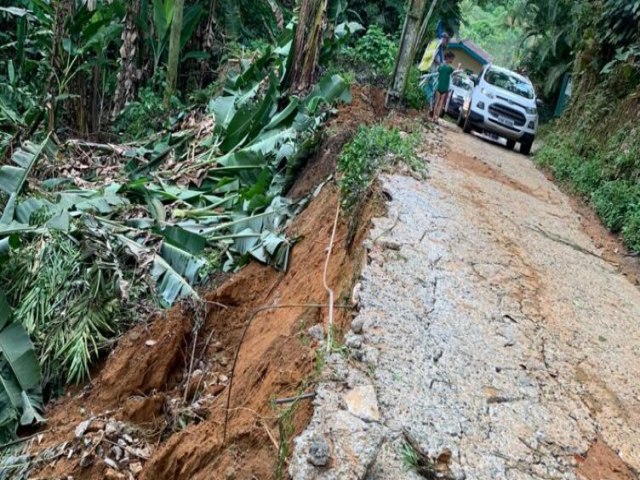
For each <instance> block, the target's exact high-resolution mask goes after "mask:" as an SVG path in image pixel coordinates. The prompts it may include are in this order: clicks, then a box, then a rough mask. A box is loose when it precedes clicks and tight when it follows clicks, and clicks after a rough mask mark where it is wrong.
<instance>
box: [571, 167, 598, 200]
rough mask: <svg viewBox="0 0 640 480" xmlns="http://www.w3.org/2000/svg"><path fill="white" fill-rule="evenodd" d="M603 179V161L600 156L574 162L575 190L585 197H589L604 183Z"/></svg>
mask: <svg viewBox="0 0 640 480" xmlns="http://www.w3.org/2000/svg"><path fill="white" fill-rule="evenodd" d="M603 181H604V179H603V170H602V162H601V160H600V159H599V158H595V159H590V160H583V161H581V162H580V161H578V162H577V164H575V163H574V170H573V184H574V185H573V186H574V189H575V191H576V192H577V193H579V194H580V195H582V196H583V197H587V198H588V197H589V195H591V193H592V192H594V191H595V190H597V189H598V188H599V187H600V186H601V185H602V182H603Z"/></svg>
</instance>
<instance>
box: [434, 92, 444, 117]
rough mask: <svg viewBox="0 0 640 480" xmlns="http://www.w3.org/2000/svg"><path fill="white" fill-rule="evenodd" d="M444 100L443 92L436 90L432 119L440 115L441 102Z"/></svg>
mask: <svg viewBox="0 0 640 480" xmlns="http://www.w3.org/2000/svg"><path fill="white" fill-rule="evenodd" d="M441 101H442V94H441V93H440V92H436V103H435V104H434V106H433V113H432V114H431V120H435V119H437V118H438V116H439V115H440V102H441Z"/></svg>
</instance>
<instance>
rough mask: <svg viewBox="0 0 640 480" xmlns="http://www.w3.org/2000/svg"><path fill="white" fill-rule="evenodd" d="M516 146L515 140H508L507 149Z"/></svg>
mask: <svg viewBox="0 0 640 480" xmlns="http://www.w3.org/2000/svg"><path fill="white" fill-rule="evenodd" d="M515 146H516V141H515V140H507V149H509V150H513V149H514V148H515Z"/></svg>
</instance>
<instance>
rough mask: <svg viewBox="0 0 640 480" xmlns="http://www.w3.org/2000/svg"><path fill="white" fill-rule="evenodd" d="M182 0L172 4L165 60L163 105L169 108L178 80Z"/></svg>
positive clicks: (176, 0)
mask: <svg viewBox="0 0 640 480" xmlns="http://www.w3.org/2000/svg"><path fill="white" fill-rule="evenodd" d="M183 12H184V0H175V3H174V4H173V20H172V21H171V36H170V38H169V61H168V62H167V88H166V90H165V92H164V106H165V108H169V105H170V104H171V97H172V96H173V93H174V92H175V90H176V83H177V82H178V63H179V61H180V34H181V33H182V14H183Z"/></svg>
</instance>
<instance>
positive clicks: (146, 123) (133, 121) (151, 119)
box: [113, 79, 185, 140]
mask: <svg viewBox="0 0 640 480" xmlns="http://www.w3.org/2000/svg"><path fill="white" fill-rule="evenodd" d="M163 85H164V82H163V81H162V79H158V80H152V81H151V82H150V84H149V86H146V87H144V88H142V89H140V91H139V92H138V99H137V100H135V101H133V102H129V103H128V104H127V105H126V106H125V108H124V110H122V112H120V114H119V115H118V118H117V119H116V121H115V122H114V125H113V130H114V131H115V132H117V133H120V134H122V135H123V136H124V137H125V138H127V139H132V140H137V139H140V138H144V137H147V136H149V135H152V134H154V133H156V132H158V131H160V130H162V129H163V128H165V127H167V126H168V125H169V123H168V122H169V121H170V118H169V116H170V114H171V112H175V111H178V110H183V109H184V108H185V107H184V105H183V104H182V102H180V100H179V99H178V98H177V97H175V96H174V97H172V98H171V105H170V108H169V111H167V110H166V109H165V108H164V105H163V97H162V94H160V93H157V92H162V91H164V87H163Z"/></svg>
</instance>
